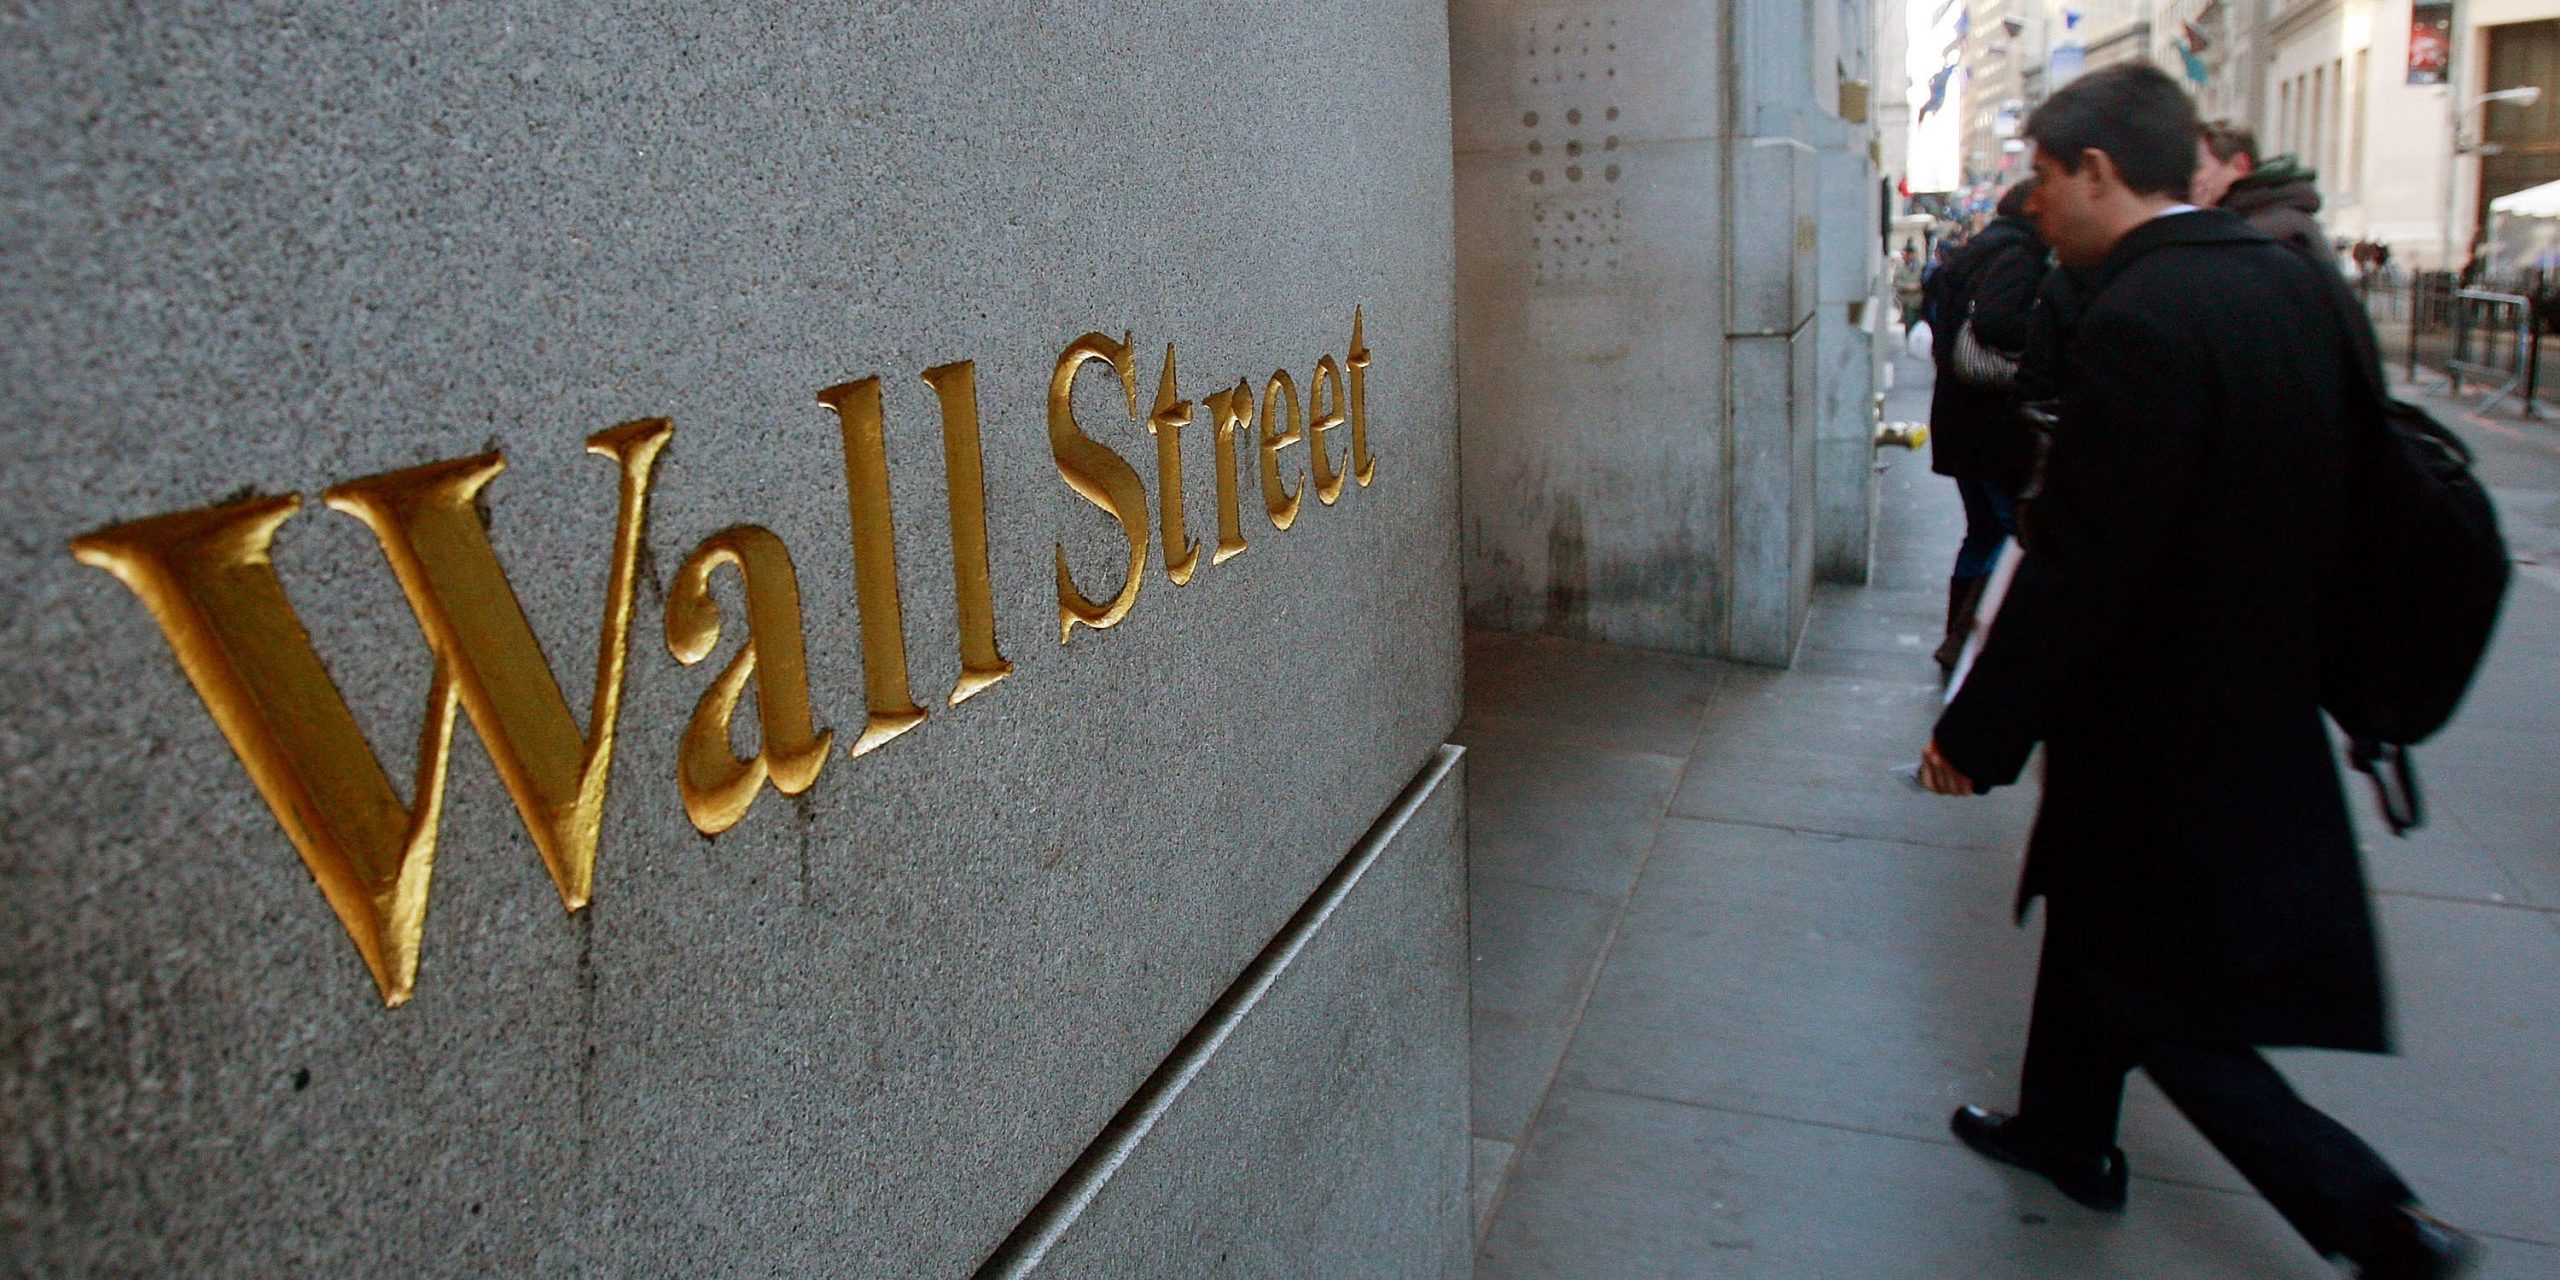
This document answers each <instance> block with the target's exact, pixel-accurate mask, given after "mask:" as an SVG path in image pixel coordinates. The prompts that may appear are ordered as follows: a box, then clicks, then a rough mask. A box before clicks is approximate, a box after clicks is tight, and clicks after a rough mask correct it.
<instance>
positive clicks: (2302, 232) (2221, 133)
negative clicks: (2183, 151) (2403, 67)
mask: <svg viewBox="0 0 2560 1280" xmlns="http://www.w3.org/2000/svg"><path fill="white" fill-rule="evenodd" d="M2197 148H2198V150H2197V153H2196V176H2195V179H2194V182H2193V185H2192V187H2191V189H2190V191H2189V193H2188V196H2187V198H2188V199H2189V200H2191V201H2193V202H2195V203H2197V204H2200V205H2209V206H2213V207H2216V208H2222V209H2229V210H2230V211H2232V212H2233V213H2236V214H2239V215H2240V216H2241V217H2243V218H2245V219H2247V220H2248V222H2249V225H2250V226H2253V227H2256V228H2257V229H2258V230H2260V231H2264V232H2266V233H2267V234H2268V235H2271V236H2274V237H2275V238H2276V239H2278V240H2281V241H2283V242H2284V243H2286V244H2288V245H2290V246H2292V247H2293V248H2294V250H2295V251H2296V252H2299V253H2301V254H2303V255H2304V256H2306V257H2309V258H2310V259H2312V260H2313V261H2315V262H2320V263H2324V264H2327V265H2328V266H2329V267H2331V268H2332V269H2333V270H2334V269H2335V268H2336V266H2337V255H2336V254H2335V253H2334V252H2333V251H2332V250H2331V249H2330V247H2329V237H2328V234H2327V233H2326V232H2323V231H2322V230H2321V229H2320V216H2319V215H2320V175H2319V174H2318V173H2317V172H2315V171H2314V170H2312V169H2311V168H2310V167H2308V166H2306V165H2304V164H2303V163H2302V161H2300V160H2298V159H2296V158H2294V157H2293V156H2291V155H2281V156H2277V157H2275V158H2274V159H2271V160H2269V159H2260V158H2259V156H2258V135H2257V133H2256V132H2255V131H2254V130H2252V129H2250V128H2249V127H2248V126H2247V125H2244V124H2238V123H2235V122H2233V121H2230V120H2216V121H2214V122H2213V123H2211V124H2209V125H2206V126H2204V128H2203V129H2202V130H2201V131H2200V132H2199V134H2198V137H2197Z"/></svg>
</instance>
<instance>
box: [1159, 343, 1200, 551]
mask: <svg viewBox="0 0 2560 1280" xmlns="http://www.w3.org/2000/svg"><path fill="white" fill-rule="evenodd" d="M1192 417H1193V413H1192V409H1191V402H1190V401H1188V400H1179V399H1176V398H1175V394H1174V372H1173V344H1172V343H1170V342H1168V343H1166V344H1165V345H1164V380H1163V381H1162V382H1160V383H1158V384H1157V385H1156V408H1155V412H1154V413H1152V414H1150V415H1148V417H1147V431H1148V433H1149V434H1151V435H1153V436H1154V437H1155V438H1156V495H1157V496H1156V503H1157V511H1158V515H1157V522H1158V524H1159V525H1160V526H1161V528H1162V530H1163V534H1164V575H1165V576H1166V577H1168V578H1171V579H1173V585H1175V586H1177V587H1178V586H1181V585H1182V584H1184V583H1186V582H1189V581H1191V575H1192V573H1193V571H1195V570H1197V569H1198V568H1199V567H1200V544H1199V543H1197V542H1194V541H1192V540H1191V537H1190V535H1189V534H1188V533H1186V532H1184V530H1183V527H1182V429H1183V428H1184V427H1187V426H1190V425H1191V419H1192Z"/></svg>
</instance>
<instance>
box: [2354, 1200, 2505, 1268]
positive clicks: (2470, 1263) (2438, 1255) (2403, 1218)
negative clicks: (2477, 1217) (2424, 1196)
mask: <svg viewBox="0 0 2560 1280" xmlns="http://www.w3.org/2000/svg"><path fill="white" fill-rule="evenodd" d="M2479 1262H2480V1243H2479V1242H2478V1241H2476V1240H2473V1239H2472V1238H2471V1237H2470V1236H2468V1235H2465V1234H2463V1233H2462V1232H2460V1231H2456V1230H2454V1229H2453V1228H2452V1227H2449V1226H2446V1225H2445V1224H2444V1223H2443V1222H2441V1221H2439V1220H2437V1219H2436V1218H2435V1217H2434V1216H2433V1215H2431V1214H2429V1213H2428V1212H2427V1211H2426V1210H2424V1209H2421V1208H2419V1207H2418V1206H2416V1205H2414V1204H2404V1205H2402V1206H2400V1207H2399V1208H2397V1209H2394V1210H2392V1211H2391V1217H2390V1219H2389V1221H2387V1222H2385V1223H2384V1224H2383V1228H2382V1235H2381V1240H2380V1243H2379V1244H2378V1245H2377V1246H2376V1247H2375V1249H2374V1253H2373V1256H2372V1257H2369V1258H2366V1259H2364V1260H2363V1261H2362V1262H2360V1263H2358V1264H2357V1265H2356V1276H2357V1280H2451V1278H2452V1277H2454V1276H2460V1275H2468V1274H2470V1271H2471V1269H2472V1268H2473V1267H2474V1266H2477V1265H2478V1264H2479Z"/></svg>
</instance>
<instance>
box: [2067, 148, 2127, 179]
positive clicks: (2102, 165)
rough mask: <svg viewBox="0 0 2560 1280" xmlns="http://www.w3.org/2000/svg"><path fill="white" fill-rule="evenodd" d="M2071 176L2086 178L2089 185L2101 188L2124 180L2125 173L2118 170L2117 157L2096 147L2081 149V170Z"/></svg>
mask: <svg viewBox="0 0 2560 1280" xmlns="http://www.w3.org/2000/svg"><path fill="white" fill-rule="evenodd" d="M2071 176H2073V177H2075V178H2082V179H2086V180H2087V181H2088V183H2089V185H2091V186H2092V187H2096V188H2101V189H2103V188H2105V187H2107V186H2109V185H2113V184H2120V183H2122V182H2123V181H2124V175H2122V174H2120V173H2118V172H2116V158H2115V157H2114V156H2111V155H2108V154H2107V153H2106V152H2104V151H2100V150H2099V149H2097V148H2096V147H2087V148H2083V149H2082V150H2081V152H2080V172H2078V173H2075V174H2073V175H2071Z"/></svg>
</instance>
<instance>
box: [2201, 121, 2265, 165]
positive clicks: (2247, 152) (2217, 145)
mask: <svg viewBox="0 0 2560 1280" xmlns="http://www.w3.org/2000/svg"><path fill="white" fill-rule="evenodd" d="M2197 136H2198V137H2201V138H2203V139H2204V148H2205V150H2207V151H2210V152H2212V153H2213V158H2214V159H2216V160H2220V161H2223V162H2224V163H2226V164H2227V163H2229V162H2230V160H2231V157H2233V156H2247V157H2249V163H2251V164H2256V163H2257V162H2258V131H2257V130H2255V129H2252V128H2250V127H2249V126H2247V125H2245V124H2242V123H2240V122H2239V121H2237V120H2233V119H2230V118H2228V117H2226V118H2224V119H2220V120H2216V121H2213V122H2211V123H2209V124H2207V125H2206V126H2205V127H2204V128H2203V129H2202V130H2200V131H2199V132H2198V134H2197Z"/></svg>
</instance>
